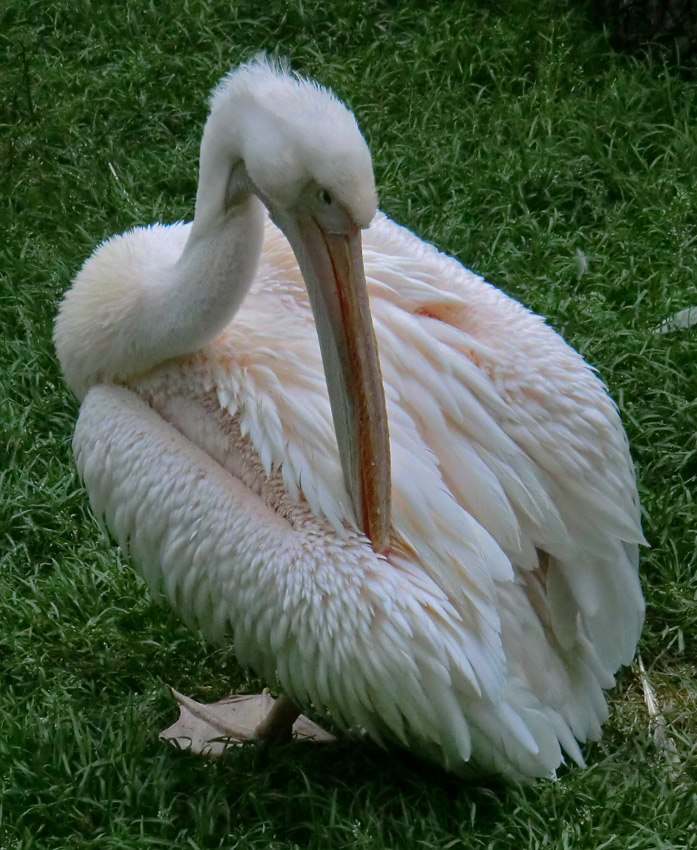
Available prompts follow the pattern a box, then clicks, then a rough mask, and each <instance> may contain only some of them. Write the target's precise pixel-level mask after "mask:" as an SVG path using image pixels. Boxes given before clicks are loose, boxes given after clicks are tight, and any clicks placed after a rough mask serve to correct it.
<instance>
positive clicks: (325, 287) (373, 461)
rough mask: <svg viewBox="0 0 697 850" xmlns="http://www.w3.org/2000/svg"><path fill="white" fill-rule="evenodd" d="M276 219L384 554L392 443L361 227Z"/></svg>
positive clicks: (362, 514) (341, 442)
mask: <svg viewBox="0 0 697 850" xmlns="http://www.w3.org/2000/svg"><path fill="white" fill-rule="evenodd" d="M274 219H275V220H276V222H277V224H278V225H279V226H280V227H281V229H282V230H283V232H284V233H285V235H286V237H287V238H288V241H289V242H290V244H291V247H292V248H293V252H294V254H295V257H296V259H297V261H298V265H299V266H300V271H301V272H302V275H303V279H304V280H305V285H306V287H307V290H308V294H309V296H310V303H311V305H312V312H313V313H314V317H315V325H316V327H317V334H318V336H319V343H320V350H321V353H322V362H323V364H324V373H325V377H326V380H327V388H328V390H329V401H330V403H331V408H332V418H333V420H334V429H335V431H336V438H337V443H338V446H339V456H340V458H341V466H342V469H343V473H344V482H345V484H346V487H347V489H348V492H349V494H350V496H351V499H352V502H353V507H354V510H355V512H356V518H357V520H358V523H359V525H360V527H361V529H362V530H363V532H364V533H365V534H366V535H367V536H368V537H369V538H370V540H371V542H372V544H373V548H374V550H375V551H376V552H378V553H379V554H382V553H384V552H386V551H387V548H388V546H389V537H390V525H391V480H390V443H389V433H388V428H387V412H386V408H385V391H384V388H383V383H382V374H381V372H380V361H379V359H378V350H377V342H376V339H375V331H374V329H373V321H372V317H371V315H370V305H369V302H368V290H367V286H366V282H365V272H364V270H363V252H362V247H361V231H360V230H359V228H358V227H357V226H356V225H354V224H351V225H350V226H349V227H348V228H345V229H342V232H341V233H330V232H327V230H326V229H323V228H322V227H321V226H320V224H319V223H318V222H317V221H316V219H315V218H314V217H313V216H312V215H311V214H310V213H309V212H306V211H299V210H297V209H296V210H294V211H293V212H292V213H289V212H284V213H283V214H281V215H274ZM344 230H345V232H344Z"/></svg>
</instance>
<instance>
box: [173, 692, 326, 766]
mask: <svg viewBox="0 0 697 850" xmlns="http://www.w3.org/2000/svg"><path fill="white" fill-rule="evenodd" d="M172 695H173V696H174V698H175V700H176V701H177V702H178V703H179V717H178V719H177V720H176V722H175V723H173V724H172V725H171V726H170V727H169V728H167V729H165V730H164V731H163V732H161V733H160V738H161V739H162V740H163V741H171V742H172V743H174V744H176V746H178V747H179V748H181V749H183V750H191V751H192V752H194V753H199V754H201V755H205V756H219V755H222V753H224V752H225V750H226V749H227V748H228V747H229V746H235V745H241V744H244V743H247V742H249V741H285V740H289V739H290V738H292V737H295V738H297V739H298V740H305V741H317V742H320V741H321V742H325V741H334V740H335V738H334V736H333V735H331V734H330V733H329V732H326V731H325V730H324V729H322V727H321V726H318V725H317V724H316V723H313V722H312V720H310V719H309V718H307V717H305V715H303V714H300V709H299V708H298V707H297V706H296V705H295V703H294V702H293V701H292V700H290V699H289V698H288V697H287V696H285V695H281V696H280V697H279V698H278V699H277V700H275V699H274V698H273V697H272V696H271V694H270V693H269V691H268V689H266V688H265V689H264V691H263V692H262V693H261V694H255V695H252V696H249V695H243V696H230V697H226V698H225V699H222V700H220V701H219V702H214V703H208V704H205V703H200V702H196V700H193V699H191V698H190V697H187V696H184V694H180V693H179V692H178V691H175V690H174V688H172Z"/></svg>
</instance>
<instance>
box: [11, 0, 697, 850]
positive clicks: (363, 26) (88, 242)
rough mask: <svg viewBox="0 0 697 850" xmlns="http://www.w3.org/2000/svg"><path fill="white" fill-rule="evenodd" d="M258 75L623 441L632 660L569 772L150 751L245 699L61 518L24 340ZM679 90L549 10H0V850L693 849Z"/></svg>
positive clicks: (51, 373)
mask: <svg viewBox="0 0 697 850" xmlns="http://www.w3.org/2000/svg"><path fill="white" fill-rule="evenodd" d="M259 50H265V51H269V52H277V53H279V54H280V55H283V56H286V57H288V58H289V59H290V60H291V62H292V64H293V66H294V67H295V68H296V69H298V70H299V71H301V72H303V73H305V74H308V75H310V76H314V77H315V78H316V79H318V80H319V81H320V82H322V83H324V84H326V85H328V86H330V87H331V88H333V89H334V90H335V91H336V92H337V93H338V94H339V95H340V96H341V97H342V98H343V99H344V100H345V101H346V102H347V103H348V104H349V105H350V106H351V108H352V109H353V110H354V111H355V113H356V115H357V118H358V120H359V123H360V124H361V127H362V129H363V131H364V133H365V135H366V138H367V140H368V142H369V144H370V146H371V149H372V152H373V158H374V166H375V173H376V179H377V183H378V187H379V191H380V199H381V207H382V209H383V210H385V212H387V213H388V214H389V215H390V216H392V217H393V218H394V219H396V220H397V221H399V222H401V223H402V224H405V225H407V226H409V227H410V228H412V229H413V230H414V231H415V232H417V233H418V234H419V235H420V236H422V237H423V238H425V239H427V240H429V241H432V242H434V243H436V244H437V245H438V246H439V247H441V248H442V249H444V250H446V251H448V252H450V253H452V254H454V255H455V256H457V257H458V258H459V259H460V260H462V262H464V263H465V264H466V265H468V266H469V267H471V268H473V269H475V270H476V271H477V272H479V273H481V274H483V275H484V276H485V277H487V278H488V279H489V280H491V281H492V282H493V283H495V284H496V285H498V286H500V287H501V288H502V289H504V290H505V291H507V292H508V293H510V294H511V295H512V296H514V297H515V298H518V299H519V300H521V301H523V302H524V303H525V304H527V305H528V306H530V307H532V308H533V309H534V310H536V311H537V312H540V313H542V314H543V315H545V316H546V317H547V319H548V321H549V322H550V324H551V325H552V326H553V327H555V328H556V329H557V330H559V331H560V332H561V333H562V334H563V335H564V336H565V338H566V339H567V340H568V341H569V342H570V343H571V344H572V345H574V346H575V347H576V348H577V349H578V350H580V351H581V352H582V354H583V355H584V356H585V357H586V358H587V359H588V360H589V361H590V362H592V363H593V364H594V365H595V366H596V367H597V368H598V370H599V372H600V374H601V376H602V377H603V379H604V380H605V381H606V382H607V384H608V386H609V387H610V390H611V392H612V395H613V397H614V398H615V399H616V400H617V402H618V405H619V407H620V410H621V413H622V417H623V420H624V422H625V425H626V428H627V432H628V435H629V439H630V443H631V446H632V451H633V455H634V458H635V461H636V465H637V474H638V480H639V487H640V492H641V498H642V504H643V511H644V530H645V534H646V536H647V539H648V541H649V543H650V546H651V548H650V549H647V550H645V551H644V553H643V556H642V576H643V583H644V588H645V593H646V597H647V603H648V612H647V622H646V627H645V631H644V635H643V640H642V644H641V647H640V650H641V653H642V657H643V660H644V663H645V665H646V668H647V670H648V676H649V680H650V682H651V683H652V685H653V688H654V689H655V692H656V696H657V699H658V703H659V707H660V709H661V711H662V712H663V715H664V718H665V721H666V724H665V726H664V730H665V731H666V732H667V734H668V735H669V737H670V739H671V740H672V741H673V744H674V748H675V753H676V754H677V761H676V758H675V757H671V755H670V754H671V753H672V752H673V751H672V750H671V751H670V752H668V753H667V752H666V749H665V747H664V746H660V745H657V744H656V742H655V740H654V736H653V731H654V730H653V725H652V724H651V723H650V722H649V715H648V713H647V710H646V707H645V704H644V697H643V693H642V686H641V682H640V678H639V674H638V671H637V668H636V667H633V668H631V669H628V670H625V671H624V672H623V673H622V674H621V675H620V677H619V684H618V687H617V688H616V690H615V691H614V692H613V693H612V696H611V708H612V713H611V719H610V721H609V723H608V724H607V726H606V729H605V735H604V738H603V740H602V742H601V743H599V744H595V745H593V746H590V747H587V748H586V751H585V752H586V755H587V761H588V767H587V768H585V769H577V768H576V769H568V770H563V771H562V772H560V775H559V779H558V781H551V780H549V781H542V782H538V783H537V784H536V785H532V786H527V787H521V786H515V785H513V786H499V785H496V784H494V783H491V782H489V783H481V784H466V783H463V782H461V781H459V780H456V779H453V778H452V777H449V776H447V775H446V774H444V773H442V772H441V771H439V770H437V769H435V768H431V767H429V766H427V765H424V764H422V763H419V762H417V761H415V760H414V759H412V758H410V757H409V755H408V754H405V753H403V752H394V751H389V752H387V753H386V752H384V751H381V750H379V749H377V748H376V747H375V746H374V745H372V744H369V743H356V742H351V743H342V744H340V745H338V746H336V747H331V748H317V749H316V750H312V749H311V748H307V749H302V748H301V747H299V746H298V747H294V746H292V745H288V746H281V747H278V748H275V749H273V750H265V749H255V748H246V749H243V750H240V751H236V752H234V753H231V754H229V755H228V756H226V757H225V758H224V759H222V760H220V761H218V762H205V761H202V760H200V759H198V758H196V757H194V756H191V755H189V754H186V753H181V752H177V751H174V750H172V749H170V748H167V747H166V746H164V745H163V744H161V743H160V742H158V739H157V730H158V729H160V728H162V727H163V726H165V725H167V724H168V723H170V722H171V721H172V720H173V718H174V715H175V711H174V708H173V705H172V701H171V698H170V695H169V692H168V687H167V686H168V685H169V684H172V685H175V686H176V687H177V688H178V689H179V690H181V691H184V692H186V693H190V694H192V695H193V696H196V697H197V698H200V699H201V700H203V701H206V700H213V699H217V698H220V697H222V696H223V695H225V694H226V693H228V692H231V691H235V690H240V689H252V688H255V687H258V686H259V683H258V682H255V681H253V680H252V679H250V678H249V676H248V674H246V673H245V672H244V671H242V670H240V669H239V667H238V666H237V665H236V663H235V659H234V654H233V652H232V649H231V648H230V649H228V650H220V649H218V650H211V649H210V648H209V647H207V646H206V645H205V644H204V642H203V641H202V639H200V637H198V636H197V635H195V634H192V633H190V632H189V631H187V629H186V628H185V627H184V626H183V625H182V624H181V623H180V622H179V621H178V620H177V619H176V618H175V616H174V615H173V614H171V613H170V612H168V611H167V610H165V609H162V608H158V607H156V606H155V605H153V603H152V602H151V601H150V600H149V599H148V597H147V594H146V592H145V589H144V585H143V583H142V582H141V581H140V580H139V579H138V578H137V577H136V576H135V574H134V573H133V571H132V570H131V568H130V566H129V565H128V563H127V562H126V560H125V559H124V557H123V556H122V555H121V554H120V553H119V552H118V550H117V549H116V548H115V547H113V546H112V545H111V544H110V542H109V541H108V539H107V538H106V537H105V536H104V535H103V534H102V532H101V531H100V530H99V528H98V527H97V525H96V523H95V521H94V519H93V518H92V516H91V514H90V512H89V509H88V507H87V504H86V497H85V495H84V493H83V491H82V489H81V487H80V484H79V481H78V480H77V476H76V474H75V471H74V467H73V463H72V458H71V452H70V438H71V432H72V428H73V424H74V421H75V418H76V415H77V410H78V405H77V402H76V400H75V399H74V398H73V397H72V396H71V394H70V393H69V391H68V390H67V388H66V386H65V384H64V383H63V380H62V378H61V375H60V371H59V369H58V365H57V363H56V359H55V356H54V353H53V348H52V344H51V328H52V322H53V318H54V316H55V313H56V309H57V305H58V301H59V299H60V296H61V293H62V292H63V291H64V290H65V289H66V288H67V287H68V285H69V283H70V280H71V278H72V276H73V275H74V274H75V272H76V271H77V269H78V268H79V267H80V264H81V262H82V261H83V259H84V258H85V257H86V256H87V255H88V254H89V253H90V252H91V251H92V249H93V247H94V246H95V245H96V244H97V243H98V242H99V241H100V240H102V239H104V238H105V237H107V236H109V235H111V234H113V233H115V232H119V231H122V230H124V229H126V228H129V227H131V226H133V225H135V224H144V223H149V222H152V221H156V220H159V221H163V222H170V221H174V220H177V219H189V218H191V216H192V214H193V201H194V195H195V189H196V176H197V167H196V166H197V156H198V141H199V138H200V132H201V128H202V124H203V121H204V120H205V116H206V109H207V93H208V91H209V90H210V88H211V87H212V85H213V84H214V83H215V81H216V80H217V79H218V78H219V77H220V75H221V74H222V73H224V72H225V71H226V70H227V69H228V68H230V67H231V66H234V65H235V64H237V63H238V62H239V61H241V60H242V59H245V58H248V57H250V56H251V55H253V54H254V53H255V52H257V51H259ZM696 70H697V67H696V66H695V65H693V66H691V67H676V65H675V64H674V63H673V62H672V61H671V57H670V52H669V51H668V52H665V53H664V52H661V51H660V50H658V49H656V50H653V51H650V52H648V53H647V54H645V55H641V56H637V57H631V56H627V55H622V54H617V53H615V52H613V50H612V49H611V48H610V46H609V39H608V37H607V35H606V34H605V33H603V32H602V31H601V30H599V29H597V28H596V27H594V26H593V25H592V24H591V23H589V22H588V20H587V19H586V17H585V16H584V7H583V5H582V4H578V3H564V2H554V0H540V2H538V3H530V2H524V0H511V2H508V3H498V2H491V3H490V2H484V0H479V1H478V2H476V0H462V2H453V3H445V2H443V3H438V2H434V3H423V2H417V0H408V2H403V3H390V2H387V0H372V1H371V2H369V0H344V2H341V3H329V2H326V0H322V2H320V0H304V2H302V0H294V1H293V2H283V0H270V2H268V3H265V4H262V3H259V2H252V0H238V1H236V0H233V2H228V3H225V2H222V0H179V2H176V3H175V2H171V0H161V1H160V2H157V3H155V2H145V0H123V2H121V3H112V2H107V0H92V2H90V0H43V2H41V0H5V2H4V4H3V5H2V8H0V104H1V105H2V111H1V113H0V180H1V184H0V223H1V227H2V230H1V233H2V240H1V242H0V310H1V313H0V315H1V316H2V335H1V337H0V358H1V360H0V429H1V433H0V683H1V684H0V848H1V850H20V848H21V850H30V848H36V849H37V850H38V848H41V850H49V849H50V850H59V848H61V850H62V848H100V850H117V848H118V850H121V848H124V850H125V848H134V850H135V848H139V850H140V848H146V847H167V848H172V850H185V848H187V850H191V848H214V847H220V848H254V847H258V848H273V850H276V849H277V850H281V848H283V850H290V848H303V850H304V848H313V850H332V849H333V848H371V849H372V848H376V850H377V848H380V850H382V848H393V849H394V850H401V849H402V848H412V847H413V848H443V850H445V848H455V847H461V846H462V847H467V848H473V850H477V849H478V848H481V849H482V850H484V848H496V850H504V848H510V849H511V850H523V848H537V847H548V848H554V849H555V850H556V849H557V848H589V850H590V849H591V848H592V849H593V850H600V848H601V847H603V848H637V849H638V848H646V850H655V849H656V848H686V847H697V793H696V792H695V787H697V782H696V780H697V766H696V765H697V754H696V749H697V745H696V741H697V683H696V678H695V677H696V674H697V660H696V657H695V646H696V643H695V641H696V639H697V504H696V502H695V492H696V487H695V485H696V482H697V434H696V429H697V424H696V423H697V327H692V328H685V329H678V330H674V331H671V332H668V333H664V334H656V333H655V332H654V331H655V328H656V326H657V325H658V324H659V323H660V322H661V321H662V320H664V319H665V318H667V317H669V316H671V315H673V314H675V313H676V312H677V311H679V310H681V309H683V308H685V307H689V306H691V305H697V284H696V283H695V266H696V265H697V262H696V258H697V188H695V186H696V185H697V184H696V181H695V175H696V174H697V90H696V88H695V82H694V80H695V72H696Z"/></svg>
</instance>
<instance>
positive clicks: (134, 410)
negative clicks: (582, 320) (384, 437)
mask: <svg viewBox="0 0 697 850" xmlns="http://www.w3.org/2000/svg"><path fill="white" fill-rule="evenodd" d="M179 228H180V230H179V232H177V233H173V232H170V231H168V229H167V228H152V229H145V230H139V231H133V232H131V233H130V234H126V235H125V236H123V237H120V238H119V240H117V241H115V242H113V243H111V244H110V247H109V250H110V251H114V252H120V254H119V257H118V261H119V266H118V267H119V268H120V269H121V270H122V274H123V275H124V276H132V277H133V278H138V276H139V275H140V276H143V277H144V278H146V277H147V268H148V266H147V262H146V260H147V257H150V256H155V255H158V254H161V253H162V251H170V252H171V261H172V262H174V261H175V260H176V259H177V256H176V251H177V247H176V246H177V245H178V244H180V245H181V246H183V243H184V239H185V238H186V230H187V228H186V226H179ZM363 243H364V261H365V271H366V279H367V282H368V287H369V292H370V297H371V310H372V313H373V321H374V325H375V331H376V336H377V339H378V344H379V351H380V358H381V364H382V371H383V378H384V383H385V392H386V397H387V408H388V416H389V425H390V435H391V451H392V462H393V472H392V476H393V482H392V483H393V537H392V545H391V548H390V551H389V553H388V555H387V556H386V557H385V558H383V557H381V556H378V555H376V554H375V553H374V552H373V550H372V548H371V546H370V544H369V542H368V541H367V540H366V539H365V537H364V536H363V535H362V534H360V533H359V532H358V531H357V530H356V527H355V518H354V515H353V510H352V508H351V503H350V500H349V497H348V494H347V493H346V490H345V487H344V484H343V479H342V475H341V468H340V464H339V457H338V452H337V447H336V439H335V436H334V430H333V426H332V419H331V412H330V407H329V401H328V397H327V389H326V385H325V380H324V374H323V370H322V362H321V358H320V353H319V347H318V344H317V338H316V335H315V333H314V328H313V321H312V315H311V312H310V308H309V302H308V296H307V293H306V290H305V288H304V285H303V282H302V279H301V277H300V273H299V271H298V269H297V265H296V263H295V261H294V258H293V256H292V253H291V251H290V248H289V247H288V245H287V243H286V241H285V239H284V237H283V236H282V235H281V234H280V232H279V231H278V230H277V229H276V228H275V227H274V225H273V224H272V223H270V222H268V221H267V223H266V229H265V236H264V246H263V251H262V256H261V261H260V266H259V270H258V274H257V277H256V281H255V283H254V285H253V287H252V290H251V292H250V294H249V296H248V297H247V298H246V300H245V301H244V302H243V304H242V306H241V308H240V309H239V311H238V312H237V314H236V315H235V318H234V321H233V322H232V323H231V324H230V325H229V326H228V327H227V328H226V330H225V331H224V332H223V333H222V334H220V335H219V336H218V337H217V338H216V339H215V340H213V341H212V342H211V343H210V344H209V345H208V346H206V347H205V348H203V349H202V350H201V351H199V352H197V353H194V354H191V355H189V356H186V357H183V358H179V359H177V360H174V361H169V362H167V363H165V364H163V365H161V366H159V367H156V368H155V369H153V370H151V371H149V372H147V373H146V374H145V375H142V376H140V377H136V378H134V379H132V380H130V381H129V388H128V389H123V388H116V387H105V386H97V387H95V388H94V389H92V390H90V391H89V392H88V394H87V396H86V398H85V401H84V403H83V406H82V410H81V414H80V420H79V422H78V427H77V430H76V434H75V442H74V446H75V452H76V457H77V459H78V466H79V469H80V472H81V475H82V476H83V478H84V480H85V484H86V487H87V490H88V492H89V494H90V498H91V500H92V504H93V507H94V510H95V512H96V513H97V514H98V515H103V516H105V518H106V521H107V525H108V526H109V528H110V529H111V530H112V532H113V533H114V535H115V536H116V538H117V540H118V541H119V543H120V544H121V545H122V546H124V547H126V548H128V549H130V551H131V554H132V555H133V558H134V560H135V562H136V563H137V564H138V566H139V567H140V569H141V571H142V572H143V574H144V575H145V577H146V579H147V580H148V583H149V585H150V587H151V590H152V592H153V594H154V595H155V596H156V597H164V598H166V599H168V600H169V602H170V604H172V605H173V607H175V609H176V610H177V611H179V612H180V613H181V614H182V616H184V618H185V619H186V620H187V621H188V622H190V623H191V624H192V625H196V626H198V627H200V628H201V629H203V631H204V632H205V633H206V634H207V635H208V636H209V637H210V638H211V639H213V640H223V639H225V636H226V635H228V634H231V635H232V639H233V640H234V646H235V651H236V653H237V655H238V657H239V658H240V660H241V661H242V662H243V663H246V664H249V665H251V666H252V667H254V668H255V669H256V670H257V671H258V672H260V673H261V674H262V675H264V676H266V677H269V678H271V677H275V678H277V679H278V681H279V683H280V685H281V687H282V688H283V690H284V691H286V692H287V693H288V694H289V695H290V696H291V697H292V698H294V699H295V700H297V701H298V703H300V704H301V705H308V704H310V703H312V704H314V706H315V707H316V708H317V709H318V710H320V711H326V712H328V713H329V714H330V715H331V717H332V718H333V719H334V721H335V722H336V723H337V724H339V725H340V726H344V727H347V728H357V729H364V730H365V731H366V732H367V733H368V734H369V735H371V736H372V737H374V738H375V739H376V740H378V741H386V740H390V739H394V740H397V741H399V742H401V743H403V744H404V745H407V746H409V747H411V748H413V749H414V750H415V751H417V752H420V753H422V754H423V755H425V756H426V757H428V758H431V759H433V760H436V761H438V762H439V763H441V764H443V765H444V766H446V767H447V768H448V769H451V770H454V771H457V772H462V773H466V772H470V771H485V772H492V771H493V772H499V773H503V774H504V775H507V776H512V777H534V776H541V775H545V774H547V773H549V772H550V771H551V770H553V769H554V768H556V767H557V766H558V765H559V763H560V762H561V760H562V750H565V751H566V753H567V754H568V755H570V756H571V757H572V758H573V759H574V760H576V761H577V762H581V761H582V758H581V754H580V750H579V748H578V745H577V743H576V741H577V740H579V741H584V740H586V739H588V738H594V737H597V735H598V734H599V729H600V724H601V723H602V722H603V720H604V719H605V717H606V713H607V709H606V703H605V698H604V695H603V692H602V691H603V689H604V688H607V687H610V686H611V685H612V684H613V682H614V678H613V676H614V673H615V672H616V670H617V669H618V667H619V666H620V665H621V664H626V663H628V662H629V661H630V659H631V657H632V655H633V652H634V648H635V646H636V642H637V639H638V636H639V632H640V628H641V623H642V619H643V601H642V596H641V591H640V587H639V582H638V577H637V546H638V544H639V543H640V542H641V541H642V539H643V538H642V534H641V530H640V525H639V512H638V503H637V496H636V487H635V483H634V474H633V470H632V465H631V460H630V458H629V453H628V448H627V442H626V438H625V435H624V432H623V430H622V427H621V424H620V421H619V418H618V415H617V411H616V409H615V406H614V404H613V403H612V401H611V400H610V399H609V397H608V396H607V393H606V391H605V389H604V387H603V385H602V384H601V382H600V381H599V380H598V378H597V377H596V376H595V374H594V373H593V371H592V370H591V369H590V367H588V365H587V364H585V362H584V361H583V360H582V358H580V357H579V355H578V354H576V353H575V352H574V351H572V350H571V349H570V348H569V347H568V346H567V345H566V344H565V343H564V342H563V340H562V339H561V338H560V337H559V336H558V335H557V334H555V333H554V332H553V331H552V330H551V329H550V328H549V327H547V326H546V325H545V324H544V322H543V321H542V320H541V319H540V318H539V317H537V316H535V315H533V314H531V313H530V312H528V311H527V310H525V309H524V308H523V307H521V306H520V305H519V304H517V303H516V302H514V301H512V300H511V299H509V298H507V297H506V296H505V295H503V294H502V293H501V292H499V291H498V290H496V289H494V288H493V287H491V286H490V285H489V284H487V283H486V282H484V281H483V280H482V279H481V278H479V277H478V276H476V275H474V274H472V273H471V272H469V271H467V270H466V269H464V268H463V267H462V266H461V265H460V264H459V263H457V262H456V261H455V260H453V259H451V258H449V257H446V256H444V255H443V254H440V253H438V252H437V251H436V250H435V249H434V248H432V247H431V246H429V245H426V244H424V243H423V242H421V241H420V240H418V239H417V238H416V237H415V236H414V235H413V234H411V233H410V232H409V231H407V230H405V229H403V228H400V227H398V226H397V225H395V224H394V223H393V222H391V221H390V220H389V219H387V218H386V217H384V216H382V215H378V216H377V217H376V218H375V220H374V221H373V223H372V225H371V227H370V228H369V229H368V230H367V231H366V232H365V234H364V239H363ZM179 250H181V248H179ZM168 423H171V425H170V424H168Z"/></svg>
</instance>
